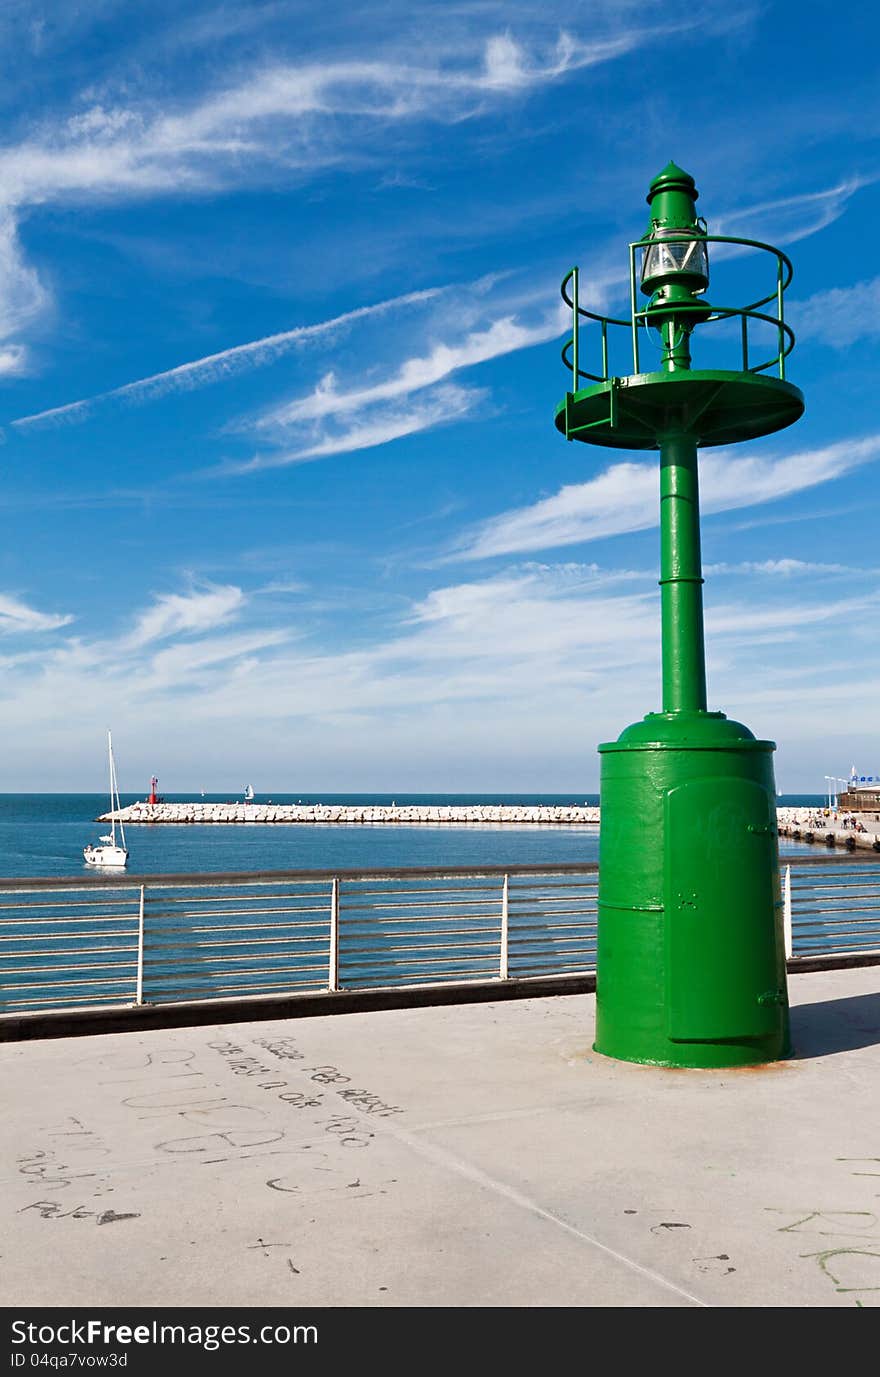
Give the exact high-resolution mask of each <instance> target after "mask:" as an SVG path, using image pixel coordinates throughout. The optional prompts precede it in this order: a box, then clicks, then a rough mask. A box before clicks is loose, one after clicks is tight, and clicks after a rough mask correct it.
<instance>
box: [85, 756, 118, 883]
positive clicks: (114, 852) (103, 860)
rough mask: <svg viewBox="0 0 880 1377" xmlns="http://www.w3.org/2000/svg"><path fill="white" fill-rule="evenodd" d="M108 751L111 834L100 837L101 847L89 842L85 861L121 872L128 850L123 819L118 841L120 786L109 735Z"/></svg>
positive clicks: (86, 847) (87, 863) (88, 863)
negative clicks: (117, 823) (117, 816)
mask: <svg viewBox="0 0 880 1377" xmlns="http://www.w3.org/2000/svg"><path fill="white" fill-rule="evenodd" d="M107 750H108V752H109V755H110V832H109V835H108V836H104V837H99V838H98V841H99V843H100V844H99V845H98V846H93V845H92V844H91V842H89V844H88V846H84V847H83V860H84V861H85V863H86V865H96V866H102V867H108V866H112V867H113V868H115V869H117V870H119V869H122V868H123V867H124V866H126V865H128V848H127V847H126V845H125V829H124V828H123V826H122V819H121V818H120V819H119V842H118V843H117V841H116V816H115V815H116V813H118V812H119V809H120V803H119V785H118V784H117V782H116V762H115V761H114V759H113V739H112V737H111V735H110V733H109V732H108V733H107Z"/></svg>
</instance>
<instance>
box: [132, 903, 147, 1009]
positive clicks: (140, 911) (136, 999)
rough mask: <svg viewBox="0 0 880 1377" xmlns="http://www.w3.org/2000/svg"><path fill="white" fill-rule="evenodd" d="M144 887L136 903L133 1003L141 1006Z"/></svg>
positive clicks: (142, 990) (142, 995)
mask: <svg viewBox="0 0 880 1377" xmlns="http://www.w3.org/2000/svg"><path fill="white" fill-rule="evenodd" d="M145 889H146V886H145V885H141V893H140V902H139V903H138V954H137V988H136V991H135V997H134V1002H135V1004H136V1005H141V1004H143V1002H144V890H145Z"/></svg>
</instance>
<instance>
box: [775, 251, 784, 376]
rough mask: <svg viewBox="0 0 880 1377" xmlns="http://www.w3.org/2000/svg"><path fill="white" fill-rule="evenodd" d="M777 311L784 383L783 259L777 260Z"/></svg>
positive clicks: (778, 347) (780, 365) (780, 372)
mask: <svg viewBox="0 0 880 1377" xmlns="http://www.w3.org/2000/svg"><path fill="white" fill-rule="evenodd" d="M776 309H777V311H778V312H779V325H778V326H777V335H778V343H777V346H776V347H777V349H778V350H779V376H780V378H781V379H782V380H783V382H784V381H785V331H784V330H783V328H782V327H783V325H784V323H785V305H784V302H783V292H782V259H781V258H778V259H777V260H776Z"/></svg>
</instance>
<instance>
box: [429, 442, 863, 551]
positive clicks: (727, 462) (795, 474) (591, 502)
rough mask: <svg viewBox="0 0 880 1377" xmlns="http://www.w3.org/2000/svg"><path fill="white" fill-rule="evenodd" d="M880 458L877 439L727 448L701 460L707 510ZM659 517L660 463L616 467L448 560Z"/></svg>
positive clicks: (496, 522)
mask: <svg viewBox="0 0 880 1377" xmlns="http://www.w3.org/2000/svg"><path fill="white" fill-rule="evenodd" d="M878 455H880V435H872V436H867V437H865V438H863V439H860V440H849V441H842V442H840V443H839V444H835V445H828V446H826V447H824V448H822V449H816V450H808V451H806V452H802V453H797V454H790V455H786V456H784V457H781V458H772V457H764V456H757V455H748V454H740V453H737V452H736V451H726V452H725V453H724V455H723V456H719V455H717V454H716V453H714V452H713V451H708V452H706V451H704V452H703V454H702V455H701V457H700V487H701V504H702V509H703V511H704V512H707V513H708V512H722V511H731V510H733V509H735V508H737V507H751V506H756V505H758V504H760V503H763V502H772V501H775V500H776V499H777V498H780V497H787V496H790V495H791V494H793V493H796V492H801V491H803V490H804V489H806V488H811V487H815V486H816V485H817V484H819V483H825V482H828V481H829V480H830V479H832V478H836V477H839V476H840V475H842V474H844V473H848V472H850V471H851V470H852V469H854V468H857V467H859V466H860V465H862V464H866V463H869V462H870V461H871V460H872V459H875V458H876V457H877V456H878ZM658 520H659V480H658V477H657V461H656V459H653V460H652V461H651V462H642V463H632V462H626V463H622V464H613V465H612V466H611V467H610V468H608V469H606V470H605V471H604V472H603V473H601V474H599V475H598V476H597V477H596V478H593V479H591V480H590V481H589V482H587V483H572V484H567V485H566V486H565V487H564V488H561V489H560V491H559V492H558V493H556V494H554V496H552V497H547V498H544V499H543V500H542V501H540V502H536V503H534V504H533V505H532V506H529V507H521V508H518V509H516V510H513V511H510V512H503V513H501V515H499V516H496V517H492V518H490V520H488V521H486V522H484V523H483V524H482V526H480V527H479V528H478V529H477V530H476V531H475V532H473V533H472V534H471V535H470V536H468V537H466V538H465V539H464V540H463V542H462V544H461V547H460V548H459V549H458V550H457V551H455V552H453V553H451V554H449V555H448V556H446V557H445V558H446V559H447V560H451V559H486V558H489V557H490V556H494V555H508V554H513V553H519V552H523V551H529V550H544V549H551V548H554V547H557V546H560V545H574V544H577V543H579V542H581V541H588V540H599V539H601V538H603V537H605V536H613V535H622V534H623V533H624V532H627V531H642V530H647V529H649V528H650V527H651V526H655V525H656V524H657V523H658Z"/></svg>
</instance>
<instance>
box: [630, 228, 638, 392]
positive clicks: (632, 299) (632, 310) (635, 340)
mask: <svg viewBox="0 0 880 1377" xmlns="http://www.w3.org/2000/svg"><path fill="white" fill-rule="evenodd" d="M629 309H630V316H631V320H632V346H633V372H634V373H638V372H640V369H639V326H638V322H637V320H636V246H635V244H630V246H629Z"/></svg>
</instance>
